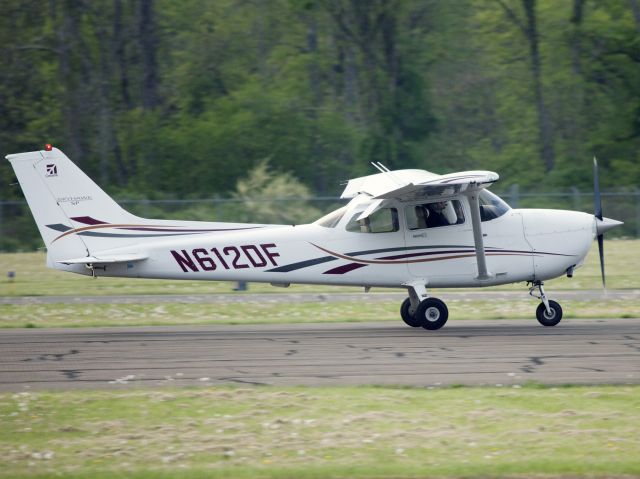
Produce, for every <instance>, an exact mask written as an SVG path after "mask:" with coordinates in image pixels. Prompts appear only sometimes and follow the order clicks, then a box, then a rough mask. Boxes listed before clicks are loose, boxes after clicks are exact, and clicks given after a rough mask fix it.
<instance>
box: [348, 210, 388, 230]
mask: <svg viewBox="0 0 640 479" xmlns="http://www.w3.org/2000/svg"><path fill="white" fill-rule="evenodd" d="M361 214H362V211H359V212H357V213H356V214H354V215H353V217H352V218H351V220H350V221H349V223H348V224H347V231H350V232H352V233H392V232H394V231H398V230H399V229H400V224H399V222H398V210H397V209H395V208H382V209H379V210H378V211H376V212H374V213H372V214H371V215H369V216H368V217H366V218H364V219H362V220H360V221H357V218H358V216H360V215H361Z"/></svg>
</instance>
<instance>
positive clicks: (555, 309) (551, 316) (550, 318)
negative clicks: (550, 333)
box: [536, 300, 562, 326]
mask: <svg viewBox="0 0 640 479" xmlns="http://www.w3.org/2000/svg"><path fill="white" fill-rule="evenodd" d="M549 310H550V311H549V312H548V313H547V308H545V307H544V303H540V304H539V305H538V309H536V318H538V322H539V323H540V324H542V325H543V326H555V325H556V324H558V323H559V322H560V320H561V319H562V308H561V307H560V305H559V304H558V303H556V302H555V301H552V300H549Z"/></svg>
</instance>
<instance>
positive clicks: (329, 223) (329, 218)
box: [315, 206, 347, 228]
mask: <svg viewBox="0 0 640 479" xmlns="http://www.w3.org/2000/svg"><path fill="white" fill-rule="evenodd" d="M346 211H347V207H346V206H343V207H342V208H339V209H337V210H335V211H332V212H331V213H329V214H328V215H325V216H323V217H322V218H320V219H319V220H316V222H315V224H317V225H319V226H324V227H325V228H335V227H336V225H337V224H338V223H340V220H341V219H342V217H343V216H344V214H345V212H346Z"/></svg>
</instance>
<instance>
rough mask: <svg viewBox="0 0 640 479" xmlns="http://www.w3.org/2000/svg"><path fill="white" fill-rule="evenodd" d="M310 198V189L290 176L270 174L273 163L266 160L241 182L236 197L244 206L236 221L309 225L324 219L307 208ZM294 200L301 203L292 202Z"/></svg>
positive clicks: (316, 212) (314, 209) (234, 194)
mask: <svg viewBox="0 0 640 479" xmlns="http://www.w3.org/2000/svg"><path fill="white" fill-rule="evenodd" d="M308 196H309V189H308V188H307V187H306V186H305V185H303V184H302V183H300V182H299V181H298V180H296V179H295V178H294V177H293V176H291V175H290V174H288V173H284V174H275V173H273V172H272V171H269V160H268V159H265V160H262V161H261V162H260V163H258V165H257V166H256V167H255V168H253V170H251V171H250V172H249V174H248V175H247V177H246V178H244V179H241V180H238V184H237V186H236V191H235V192H234V193H233V197H234V198H236V199H237V200H238V201H239V202H240V205H241V207H240V209H239V211H238V212H237V218H238V219H237V220H236V221H242V222H261V223H287V224H299V223H307V222H309V221H311V220H313V219H315V218H317V217H318V216H320V211H319V210H318V209H317V208H314V207H313V206H310V205H308V204H307V202H306V198H307V197H308ZM292 199H293V200H295V199H297V200H298V201H289V200H292ZM269 200H272V201H269ZM273 200H275V201H273ZM277 200H284V201H277Z"/></svg>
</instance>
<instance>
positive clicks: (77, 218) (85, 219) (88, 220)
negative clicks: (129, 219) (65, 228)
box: [71, 216, 107, 225]
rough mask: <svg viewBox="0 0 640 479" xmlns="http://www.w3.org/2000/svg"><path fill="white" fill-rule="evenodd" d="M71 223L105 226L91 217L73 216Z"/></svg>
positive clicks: (102, 222)
mask: <svg viewBox="0 0 640 479" xmlns="http://www.w3.org/2000/svg"><path fill="white" fill-rule="evenodd" d="M71 219H72V220H73V221H77V222H78V223H82V224H85V225H106V224H107V223H105V222H104V221H100V220H97V219H95V218H92V217H91V216H74V217H72V218H71Z"/></svg>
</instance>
